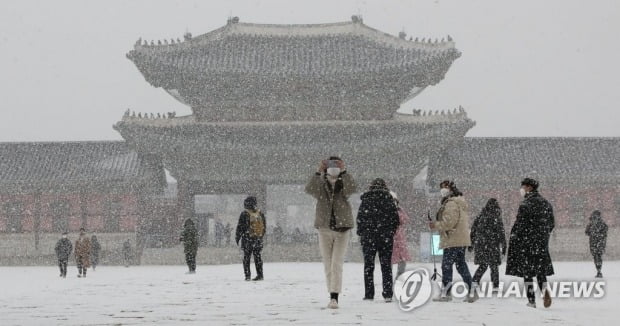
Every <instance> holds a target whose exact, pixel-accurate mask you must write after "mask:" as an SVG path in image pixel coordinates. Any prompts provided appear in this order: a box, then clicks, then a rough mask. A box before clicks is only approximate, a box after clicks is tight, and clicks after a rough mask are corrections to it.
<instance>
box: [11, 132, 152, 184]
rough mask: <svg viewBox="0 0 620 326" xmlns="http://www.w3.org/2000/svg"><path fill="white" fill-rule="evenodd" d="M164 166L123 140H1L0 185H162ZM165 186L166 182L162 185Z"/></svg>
mask: <svg viewBox="0 0 620 326" xmlns="http://www.w3.org/2000/svg"><path fill="white" fill-rule="evenodd" d="M162 177H163V169H162V168H161V167H158V166H156V164H153V163H149V162H145V160H143V159H141V157H139V156H138V154H137V153H136V152H134V151H133V150H131V149H129V148H128V146H127V145H126V143H125V142H122V141H95V142H88V141H84V142H24V143H0V186H2V187H3V188H7V187H11V186H21V187H48V186H50V187H55V186H63V185H64V186H70V185H76V184H78V185H86V186H87V185H88V184H101V183H106V184H108V185H120V184H125V185H126V184H145V183H150V184H151V185H157V184H160V181H161V178H162ZM162 187H163V184H162Z"/></svg>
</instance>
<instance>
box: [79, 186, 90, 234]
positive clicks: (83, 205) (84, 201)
mask: <svg viewBox="0 0 620 326" xmlns="http://www.w3.org/2000/svg"><path fill="white" fill-rule="evenodd" d="M80 219H81V226H80V228H84V229H86V226H87V224H88V198H87V194H86V191H84V190H81V191H80Z"/></svg>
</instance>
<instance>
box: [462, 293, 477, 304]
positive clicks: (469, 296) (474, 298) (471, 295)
mask: <svg viewBox="0 0 620 326" xmlns="http://www.w3.org/2000/svg"><path fill="white" fill-rule="evenodd" d="M472 291H473V293H472ZM472 291H470V292H469V293H468V294H467V298H465V300H463V301H464V302H469V303H474V302H476V301H478V291H476V290H472Z"/></svg>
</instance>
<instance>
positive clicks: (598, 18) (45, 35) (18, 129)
mask: <svg viewBox="0 0 620 326" xmlns="http://www.w3.org/2000/svg"><path fill="white" fill-rule="evenodd" d="M352 14H361V15H362V16H363V18H364V23H365V24H367V25H369V26H371V27H374V28H377V29H379V30H382V31H384V32H387V33H391V34H398V32H399V31H401V30H403V29H404V30H405V31H406V32H407V34H408V35H412V36H413V37H416V36H419V37H429V36H430V37H432V38H435V37H438V38H442V37H445V36H446V35H448V34H449V35H451V36H452V37H453V38H454V40H455V41H456V46H457V48H458V49H459V50H460V51H461V52H462V53H463V55H462V56H461V58H459V59H457V60H456V61H455V62H454V64H453V65H452V67H451V69H450V70H449V71H448V73H447V75H446V78H445V79H444V80H443V81H442V82H441V83H440V84H438V85H437V86H433V87H429V88H427V89H426V90H425V91H424V92H423V93H422V94H420V95H419V96H418V97H417V98H415V99H413V100H412V101H411V102H409V103H407V104H405V105H404V108H402V109H403V110H406V109H408V108H411V107H415V108H422V109H433V110H435V109H438V110H442V109H452V108H455V107H457V106H458V105H462V106H463V107H464V108H465V109H466V110H467V111H468V113H469V116H470V117H471V118H472V119H473V120H475V121H476V122H477V125H476V126H475V127H474V128H473V129H472V130H471V131H470V132H469V133H468V136H488V137H500V136H616V137H617V136H620V131H619V128H618V122H620V119H619V118H618V116H619V115H618V113H617V110H616V107H617V106H618V105H619V104H620V92H619V91H618V90H617V87H618V86H619V85H620V82H619V81H620V63H619V60H618V59H617V56H618V55H619V54H620V45H619V44H620V43H619V42H618V31H620V28H619V27H620V3H618V2H617V1H613V0H609V1H606V0H603V1H566V0H553V1H550V0H545V1H540V0H538V1H530V0H528V1H523V0H521V1H497V0H474V1H465V0H452V1H447V0H424V1H412V0H409V1H361V0H345V1H343V0H339V1H334V0H312V1H291V0H288V1H287V0H281V1H251V0H245V1H241V0H239V1H180V0H179V1H153V0H144V1H110V0H106V1H103V0H101V1H84V0H80V1H59V0H56V1H22V0H20V1H12V0H11V1H7V0H2V1H1V2H0V76H1V78H0V98H1V101H0V110H1V112H2V119H0V141H39V140H107V139H121V138H120V136H119V134H118V133H116V132H115V131H114V130H113V129H112V125H113V124H114V123H115V122H116V121H118V120H119V119H120V118H121V117H122V114H123V112H124V111H125V110H126V109H127V108H131V109H132V110H135V111H136V112H138V111H142V112H167V111H172V110H174V111H176V112H177V114H178V115H182V114H188V113H190V112H191V110H190V109H189V108H188V107H186V106H184V105H182V104H180V103H179V102H177V101H176V100H174V99H173V98H172V97H170V96H169V95H168V94H166V93H165V92H164V91H163V90H162V89H155V88H153V87H151V86H150V85H149V84H148V83H147V82H146V81H145V80H144V78H143V77H142V75H141V74H140V73H139V72H138V70H137V69H136V68H135V66H134V65H133V63H132V62H131V61H129V60H128V59H126V58H125V54H126V53H127V52H128V51H129V50H131V49H132V47H133V44H134V42H135V41H136V40H137V39H138V37H142V38H143V39H148V40H151V39H155V40H157V39H164V38H166V39H170V38H175V39H176V38H177V37H179V38H182V35H183V33H184V32H185V31H186V30H189V31H190V32H192V33H193V34H194V35H199V34H203V33H206V32H208V31H211V30H213V29H215V28H218V27H220V26H222V25H224V24H225V23H226V20H227V18H228V16H230V15H232V16H239V17H240V19H241V21H243V22H253V23H282V24H285V23H288V24H291V23H293V24H295V23H326V22H338V21H348V20H349V19H350V17H351V15H352Z"/></svg>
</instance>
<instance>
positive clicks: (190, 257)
mask: <svg viewBox="0 0 620 326" xmlns="http://www.w3.org/2000/svg"><path fill="white" fill-rule="evenodd" d="M196 253H197V251H189V252H185V263H186V264H187V267H189V271H190V272H195V271H196Z"/></svg>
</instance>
